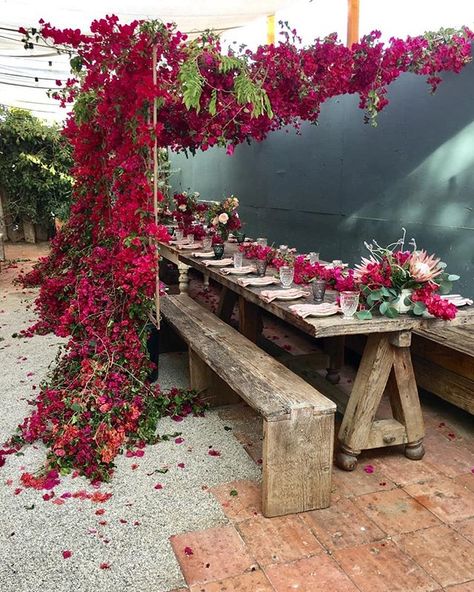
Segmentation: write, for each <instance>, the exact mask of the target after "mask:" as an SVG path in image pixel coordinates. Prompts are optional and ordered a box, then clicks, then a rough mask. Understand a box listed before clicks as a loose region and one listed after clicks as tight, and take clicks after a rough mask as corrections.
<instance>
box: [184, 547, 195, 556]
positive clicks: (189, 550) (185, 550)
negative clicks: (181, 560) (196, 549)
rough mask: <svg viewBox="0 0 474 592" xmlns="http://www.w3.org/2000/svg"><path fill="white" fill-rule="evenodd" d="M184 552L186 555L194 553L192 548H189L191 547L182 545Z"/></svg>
mask: <svg viewBox="0 0 474 592" xmlns="http://www.w3.org/2000/svg"><path fill="white" fill-rule="evenodd" d="M184 554H185V555H187V556H188V557H189V556H190V555H194V553H193V550H192V549H191V547H184Z"/></svg>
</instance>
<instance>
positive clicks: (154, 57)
mask: <svg viewBox="0 0 474 592" xmlns="http://www.w3.org/2000/svg"><path fill="white" fill-rule="evenodd" d="M152 64H153V86H154V87H156V82H157V72H156V67H157V48H156V45H154V46H153V54H152ZM157 122H158V106H157V100H156V96H155V97H154V98H153V134H154V136H155V141H154V143H153V214H154V220H155V224H158V141H157V138H156V124H157ZM153 246H154V249H155V255H156V276H155V315H156V328H157V329H158V331H159V330H160V255H159V250H158V245H157V244H156V243H155V242H153Z"/></svg>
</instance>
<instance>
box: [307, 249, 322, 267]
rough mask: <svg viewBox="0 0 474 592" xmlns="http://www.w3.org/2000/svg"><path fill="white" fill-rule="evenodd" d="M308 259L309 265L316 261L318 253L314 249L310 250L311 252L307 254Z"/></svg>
mask: <svg viewBox="0 0 474 592" xmlns="http://www.w3.org/2000/svg"><path fill="white" fill-rule="evenodd" d="M308 259H309V262H310V263H311V265H314V264H315V263H318V261H319V253H315V252H314V251H311V253H309V254H308Z"/></svg>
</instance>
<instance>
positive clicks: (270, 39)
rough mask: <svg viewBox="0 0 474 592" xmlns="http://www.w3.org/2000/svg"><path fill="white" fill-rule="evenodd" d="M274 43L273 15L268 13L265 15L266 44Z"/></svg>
mask: <svg viewBox="0 0 474 592" xmlns="http://www.w3.org/2000/svg"><path fill="white" fill-rule="evenodd" d="M272 43H275V15H274V14H269V15H268V16H267V44H268V45H272Z"/></svg>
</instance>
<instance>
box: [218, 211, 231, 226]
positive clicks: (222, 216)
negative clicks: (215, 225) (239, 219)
mask: <svg viewBox="0 0 474 592" xmlns="http://www.w3.org/2000/svg"><path fill="white" fill-rule="evenodd" d="M228 220H229V215H228V214H226V213H225V212H222V214H219V222H220V223H221V224H227V222H228Z"/></svg>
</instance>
